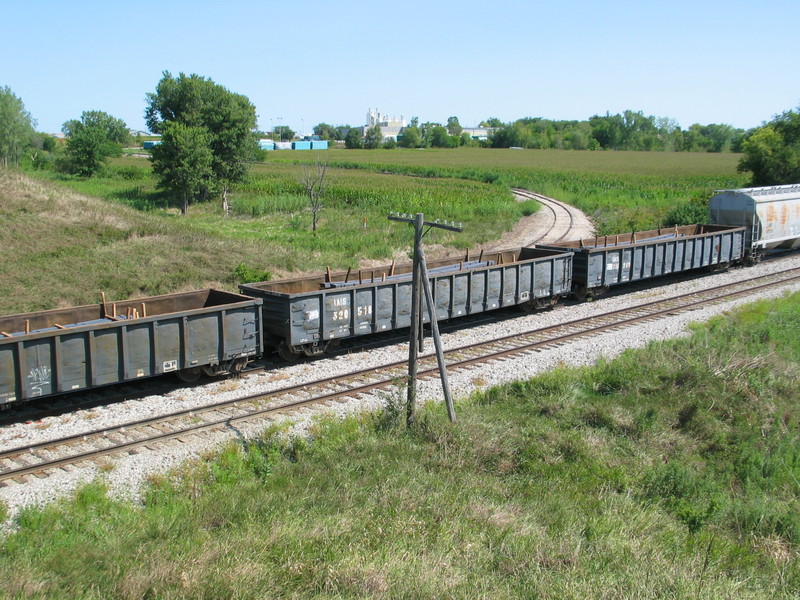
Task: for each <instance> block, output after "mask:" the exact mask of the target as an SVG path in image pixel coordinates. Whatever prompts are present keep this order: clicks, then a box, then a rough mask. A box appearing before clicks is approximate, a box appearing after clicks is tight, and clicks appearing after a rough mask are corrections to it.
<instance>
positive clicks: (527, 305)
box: [517, 296, 558, 314]
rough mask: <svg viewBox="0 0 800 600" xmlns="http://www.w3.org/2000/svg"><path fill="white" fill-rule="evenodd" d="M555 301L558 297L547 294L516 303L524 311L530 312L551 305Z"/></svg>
mask: <svg viewBox="0 0 800 600" xmlns="http://www.w3.org/2000/svg"><path fill="white" fill-rule="evenodd" d="M556 302H558V298H552V297H549V296H546V297H542V298H534V299H533V300H528V301H527V302H523V303H521V304H518V305H517V306H519V309H520V310H521V311H522V312H524V313H528V314H530V313H532V312H534V311H537V310H544V309H545V308H550V307H552V306H553V305H554V304H555V303H556Z"/></svg>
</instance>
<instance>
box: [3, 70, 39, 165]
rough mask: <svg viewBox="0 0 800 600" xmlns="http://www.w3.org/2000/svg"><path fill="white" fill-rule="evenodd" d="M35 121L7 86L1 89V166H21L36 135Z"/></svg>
mask: <svg viewBox="0 0 800 600" xmlns="http://www.w3.org/2000/svg"><path fill="white" fill-rule="evenodd" d="M33 128H34V121H33V119H32V118H31V115H30V113H29V112H28V111H26V110H25V105H24V104H23V103H22V100H20V99H19V98H18V97H17V96H15V95H14V93H13V92H12V91H11V89H10V88H9V87H8V86H6V87H2V88H0V165H2V166H4V167H8V166H9V165H13V166H16V165H17V164H19V157H20V154H21V153H22V151H23V150H24V149H25V148H26V147H27V146H28V145H29V144H30V141H31V139H32V138H33V134H34V129H33Z"/></svg>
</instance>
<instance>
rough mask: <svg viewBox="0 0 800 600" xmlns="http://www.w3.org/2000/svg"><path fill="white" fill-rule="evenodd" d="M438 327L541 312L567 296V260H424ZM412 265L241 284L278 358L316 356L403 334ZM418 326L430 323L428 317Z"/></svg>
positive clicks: (506, 254) (546, 254)
mask: <svg viewBox="0 0 800 600" xmlns="http://www.w3.org/2000/svg"><path fill="white" fill-rule="evenodd" d="M428 268H429V278H430V282H431V290H432V293H433V301H434V304H435V311H436V317H437V320H441V319H451V318H456V317H461V316H464V315H471V314H475V313H479V312H484V311H489V310H494V309H498V308H503V307H507V306H520V307H521V308H522V309H523V310H533V309H535V308H546V307H549V306H552V305H553V304H555V303H556V302H557V301H558V299H559V298H561V297H562V296H565V295H566V294H568V293H569V291H570V286H571V283H570V282H571V280H572V253H571V252H568V251H564V250H546V249H540V248H521V249H520V250H517V251H502V252H492V253H486V254H483V253H482V254H481V255H480V256H478V257H477V258H476V257H473V259H472V260H470V257H469V255H467V256H466V257H464V258H463V259H460V258H450V259H442V260H435V261H429V263H428ZM411 273H412V266H411V264H410V263H407V264H402V265H394V264H392V265H387V266H385V267H378V268H375V269H369V270H367V271H364V270H361V271H358V272H355V273H354V272H351V271H347V272H345V271H340V272H336V273H330V272H326V273H325V274H323V275H320V276H318V277H301V278H296V279H284V280H279V281H264V282H260V283H250V284H242V285H240V286H239V289H240V290H241V291H242V293H244V294H247V295H250V296H255V297H260V298H262V299H263V300H264V336H265V338H266V337H268V336H269V337H270V338H271V343H274V344H275V345H276V347H277V349H278V353H279V355H280V356H281V357H282V358H284V359H286V360H292V359H294V358H297V357H298V356H299V355H301V354H305V355H308V356H315V355H318V354H322V353H324V352H325V350H326V349H327V348H328V347H330V346H331V345H332V344H336V343H337V342H338V341H340V340H341V339H343V338H349V337H356V336H363V335H367V334H372V333H378V332H382V331H391V330H394V329H402V328H405V327H409V326H410V324H411V287H412V286H411ZM424 319H425V320H426V321H427V320H428V314H427V311H426V312H424Z"/></svg>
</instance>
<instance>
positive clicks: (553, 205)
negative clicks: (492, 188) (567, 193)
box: [511, 188, 575, 244]
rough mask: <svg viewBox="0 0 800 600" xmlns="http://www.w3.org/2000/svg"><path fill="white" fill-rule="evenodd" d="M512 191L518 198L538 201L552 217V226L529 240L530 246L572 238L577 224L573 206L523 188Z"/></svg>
mask: <svg viewBox="0 0 800 600" xmlns="http://www.w3.org/2000/svg"><path fill="white" fill-rule="evenodd" d="M511 191H512V192H514V194H516V195H517V196H522V197H523V198H529V199H531V200H536V201H537V202H539V203H540V204H541V205H542V206H544V207H545V208H546V209H547V211H548V213H549V214H550V215H551V216H552V224H551V225H550V226H549V227H548V228H547V230H546V231H545V232H544V233H542V234H541V235H539V236H538V237H536V238H535V239H532V240H529V242H528V243H529V244H538V243H540V242H546V243H555V242H560V241H562V240H564V239H566V238H567V237H568V236H570V233H571V231H572V228H573V227H574V224H575V216H574V210H573V209H572V207H571V206H569V205H568V204H565V203H563V202H559V201H558V200H554V199H553V198H548V197H547V196H543V195H542V194H537V193H535V192H529V191H528V190H524V189H521V188H513V189H512V190H511Z"/></svg>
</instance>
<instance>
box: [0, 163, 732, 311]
mask: <svg viewBox="0 0 800 600" xmlns="http://www.w3.org/2000/svg"><path fill="white" fill-rule="evenodd" d="M317 159H324V160H327V161H328V164H329V167H330V168H329V176H328V178H327V184H328V190H327V194H326V197H325V207H324V209H323V211H322V213H321V220H320V223H319V229H318V231H316V232H313V231H312V230H311V214H310V212H309V210H308V203H307V201H306V199H305V198H304V196H303V190H302V186H301V184H300V183H299V181H300V179H301V178H302V175H303V171H304V169H306V168H308V163H309V162H311V163H313V162H314V161H316V160H317ZM737 160H738V159H737V157H735V156H733V155H729V154H688V153H661V152H652V153H643V152H642V153H635V152H560V151H551V150H544V151H536V150H525V151H515V150H491V149H478V148H471V149H469V148H464V149H455V150H392V151H345V150H331V151H329V152H328V153H324V154H318V153H312V152H296V151H295V152H292V151H283V152H272V153H268V155H267V160H266V162H264V163H258V164H255V165H253V167H252V169H251V171H250V174H249V177H248V178H247V180H246V181H245V182H243V183H241V184H239V185H237V186H236V187H235V188H234V189H233V190H232V192H231V195H230V197H231V206H232V214H231V216H230V217H228V218H225V217H223V216H222V214H221V208H220V206H219V205H218V204H217V203H205V204H197V205H193V206H192V207H191V208H190V213H189V216H188V217H184V218H181V217H180V216H179V215H178V211H177V210H176V209H175V208H174V207H171V206H170V203H169V201H168V199H166V198H165V197H164V196H163V195H162V194H161V193H159V192H158V191H157V190H156V186H155V180H154V178H153V177H152V175H151V172H150V167H149V162H148V161H147V160H146V159H145V158H140V157H134V156H125V157H122V158H119V159H116V160H115V161H114V162H113V163H112V165H111V167H110V169H109V170H108V173H107V175H106V176H104V177H98V178H93V179H88V180H84V179H77V178H70V177H64V176H60V175H57V174H53V173H47V172H34V173H29V174H28V176H29V177H33V178H34V181H33V182H31V181H29V180H28V179H26V178H24V177H21V176H19V175H17V174H15V173H14V172H12V171H3V172H0V212H2V216H3V220H4V227H5V230H6V231H7V232H9V234H8V235H7V236H6V238H5V239H4V240H3V242H2V247H0V251H2V252H3V256H4V257H8V258H7V259H6V260H3V261H2V264H0V313H2V314H9V313H14V312H22V311H30V310H38V309H43V308H52V307H55V306H61V305H74V304H82V303H91V302H96V301H97V299H98V298H99V297H100V292H105V293H106V294H107V296H108V297H109V298H124V297H130V296H147V295H153V294H160V293H168V292H173V291H178V290H183V289H197V288H202V287H207V286H218V287H223V288H226V289H233V290H235V289H236V284H237V283H240V282H242V281H243V279H244V278H245V275H248V276H249V278H252V277H261V278H269V277H281V276H287V275H290V274H293V275H294V274H297V273H301V272H321V271H323V270H324V269H325V267H328V266H329V267H331V268H337V269H339V268H347V267H357V266H359V265H361V266H369V265H374V264H375V263H376V262H381V263H383V262H389V261H391V260H393V259H397V260H405V259H407V258H408V256H409V252H410V249H409V245H410V243H411V240H412V235H411V231H410V228H408V227H404V226H401V225H398V224H397V223H391V222H389V221H387V219H386V216H387V214H388V213H389V212H391V211H399V212H407V213H413V212H424V213H425V215H426V216H427V217H428V218H440V219H443V220H449V221H456V222H460V223H463V224H464V231H463V232H462V233H452V232H444V231H442V230H433V231H431V232H430V233H429V234H428V235H427V237H426V244H429V245H430V250H429V255H430V256H434V255H435V254H436V253H439V254H448V253H450V254H452V253H454V252H456V251H459V252H460V251H461V250H463V249H465V248H471V247H474V246H475V245H476V244H479V243H485V242H488V241H491V240H495V239H498V238H499V237H500V236H501V235H502V233H503V232H505V231H507V230H508V229H510V228H511V226H512V225H513V224H514V223H515V222H516V221H518V220H519V218H520V217H521V216H523V215H526V214H531V213H532V212H534V211H535V210H536V209H537V206H538V205H537V204H536V203H535V202H526V203H517V202H515V201H514V199H513V197H512V195H511V193H510V191H509V188H510V187H511V186H520V187H526V188H528V189H531V190H534V191H539V192H542V193H545V194H548V195H551V196H554V197H556V198H560V199H563V200H566V201H568V202H572V203H574V204H576V205H577V206H579V207H581V208H583V209H584V210H586V211H588V212H589V213H590V215H591V216H592V217H593V218H594V219H595V222H596V224H597V227H598V229H599V231H600V232H601V233H603V232H605V233H617V232H620V231H629V230H631V229H649V228H651V227H653V226H656V225H658V224H660V223H661V222H662V221H663V220H664V218H665V215H666V214H667V212H668V211H669V210H670V209H671V208H673V207H675V206H676V205H680V204H681V203H685V202H687V201H688V200H690V199H691V198H693V197H697V196H698V195H699V196H701V197H702V196H704V197H706V198H707V197H708V196H709V195H710V193H711V192H712V191H713V190H714V189H717V188H726V187H736V186H740V185H743V184H744V183H745V180H744V178H743V177H742V176H741V175H736V174H735V165H736V161H737ZM303 161H305V163H304V162H303ZM73 192H74V193H73Z"/></svg>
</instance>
